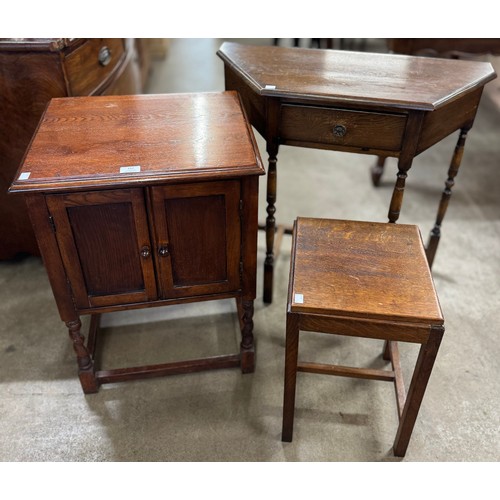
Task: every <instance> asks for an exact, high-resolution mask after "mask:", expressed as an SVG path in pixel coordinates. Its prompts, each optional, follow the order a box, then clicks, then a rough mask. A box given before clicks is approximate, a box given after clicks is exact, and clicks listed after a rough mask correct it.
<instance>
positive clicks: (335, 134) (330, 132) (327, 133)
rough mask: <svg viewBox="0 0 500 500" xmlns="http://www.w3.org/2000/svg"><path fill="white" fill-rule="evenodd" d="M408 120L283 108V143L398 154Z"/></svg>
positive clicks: (318, 109)
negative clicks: (341, 147)
mask: <svg viewBox="0 0 500 500" xmlns="http://www.w3.org/2000/svg"><path fill="white" fill-rule="evenodd" d="M405 124H406V116H405V115H398V114H389V113H372V112H365V111H346V110H343V109H336V108H319V107H314V106H294V105H289V104H284V105H283V106H282V108H281V131H280V136H281V139H282V141H284V142H286V141H294V142H306V143H315V144H326V145H338V146H344V147H355V148H366V149H382V150H388V151H399V150H400V148H401V143H402V139H403V133H404V129H405Z"/></svg>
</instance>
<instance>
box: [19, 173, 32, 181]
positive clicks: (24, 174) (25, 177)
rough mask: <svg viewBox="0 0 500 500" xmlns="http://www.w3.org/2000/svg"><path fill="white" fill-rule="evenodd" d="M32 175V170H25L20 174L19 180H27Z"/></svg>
mask: <svg viewBox="0 0 500 500" xmlns="http://www.w3.org/2000/svg"><path fill="white" fill-rule="evenodd" d="M30 175H31V172H23V173H22V174H21V175H20V176H19V180H20V181H25V180H26V179H29V178H30Z"/></svg>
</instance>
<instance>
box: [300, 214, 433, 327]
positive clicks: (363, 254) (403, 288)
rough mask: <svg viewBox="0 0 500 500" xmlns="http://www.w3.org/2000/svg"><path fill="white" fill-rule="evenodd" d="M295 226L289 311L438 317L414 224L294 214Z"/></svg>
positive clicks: (389, 317) (427, 319)
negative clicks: (303, 216)
mask: <svg viewBox="0 0 500 500" xmlns="http://www.w3.org/2000/svg"><path fill="white" fill-rule="evenodd" d="M295 231H296V238H295V244H296V246H295V248H294V252H295V263H294V269H295V273H294V275H293V276H292V280H293V285H292V292H291V310H292V312H309V313H317V314H333V315H334V314H338V315H340V316H355V317H357V318H370V319H384V320H392V321H405V322H408V323H423V322H431V323H433V324H442V323H443V316H442V313H441V308H440V306H439V302H438V298H437V295H436V292H435V290H434V285H433V282H432V277H431V274H430V271H429V266H428V264H427V260H426V257H425V253H424V247H423V244H422V241H421V237H420V233H419V230H418V228H417V227H416V226H413V225H407V224H384V223H376V222H360V221H345V220H329V219H308V218H300V217H299V218H298V219H297V224H296V228H295ZM297 294H300V295H302V297H303V299H302V300H303V301H302V302H300V299H299V297H297ZM298 299H299V300H298Z"/></svg>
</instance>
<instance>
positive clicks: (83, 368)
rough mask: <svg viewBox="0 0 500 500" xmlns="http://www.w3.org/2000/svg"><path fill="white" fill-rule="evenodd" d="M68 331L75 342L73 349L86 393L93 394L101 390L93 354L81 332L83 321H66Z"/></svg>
mask: <svg viewBox="0 0 500 500" xmlns="http://www.w3.org/2000/svg"><path fill="white" fill-rule="evenodd" d="M66 326H67V327H68V333H69V337H70V339H71V341H72V342H73V350H74V351H75V354H76V361H77V363H78V377H79V378H80V383H81V385H82V389H83V392H84V393H85V394H91V393H94V392H97V391H98V390H99V384H98V382H97V380H96V378H95V373H94V362H93V361H92V356H91V355H90V353H89V351H88V350H87V348H86V347H85V343H84V338H83V336H82V334H81V333H80V330H81V328H82V323H81V321H80V319H77V320H74V321H68V322H66Z"/></svg>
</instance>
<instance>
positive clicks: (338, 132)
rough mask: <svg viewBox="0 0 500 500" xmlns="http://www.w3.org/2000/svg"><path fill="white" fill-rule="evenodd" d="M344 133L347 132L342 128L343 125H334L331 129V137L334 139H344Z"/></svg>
mask: <svg viewBox="0 0 500 500" xmlns="http://www.w3.org/2000/svg"><path fill="white" fill-rule="evenodd" d="M346 132H347V129H346V128H345V127H344V125H335V126H334V127H333V135H334V136H335V137H344V135H345V134H346Z"/></svg>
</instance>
